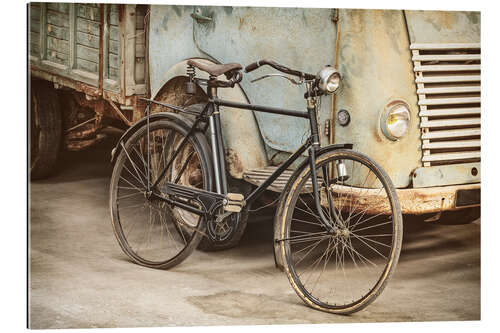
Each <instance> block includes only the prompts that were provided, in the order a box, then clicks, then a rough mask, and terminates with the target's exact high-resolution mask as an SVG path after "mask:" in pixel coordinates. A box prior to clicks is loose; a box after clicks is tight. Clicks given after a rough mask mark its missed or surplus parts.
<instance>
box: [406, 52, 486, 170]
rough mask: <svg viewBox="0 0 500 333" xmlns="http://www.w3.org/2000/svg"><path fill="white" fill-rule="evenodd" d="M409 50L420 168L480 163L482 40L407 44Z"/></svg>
mask: <svg viewBox="0 0 500 333" xmlns="http://www.w3.org/2000/svg"><path fill="white" fill-rule="evenodd" d="M410 49H411V51H412V60H413V64H414V68H413V70H414V72H415V82H416V85H417V95H418V105H419V116H420V128H421V131H422V136H421V140H422V164H423V166H424V167H426V166H433V165H443V164H459V163H466V162H478V161H480V158H481V151H480V149H481V146H480V142H481V132H480V126H481V46H480V44H479V43H472V44H411V45H410Z"/></svg>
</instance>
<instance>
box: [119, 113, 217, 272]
mask: <svg viewBox="0 0 500 333" xmlns="http://www.w3.org/2000/svg"><path fill="white" fill-rule="evenodd" d="M147 126H148V125H147V124H145V125H143V126H142V127H140V128H139V129H137V130H136V131H135V132H134V133H133V134H132V135H131V136H130V138H129V139H128V140H127V141H126V142H125V143H124V147H125V149H122V150H121V152H120V154H119V155H118V157H117V159H116V162H115V165H114V168H113V174H112V177H111V184H110V211H111V222H112V226H113V231H114V234H115V236H116V239H117V241H118V243H119V245H120V247H121V248H122V250H123V251H124V253H125V254H126V255H127V256H128V257H129V258H130V259H131V260H132V261H134V262H135V263H137V264H139V265H142V266H146V267H149V268H157V269H167V268H171V267H173V266H176V265H178V264H180V263H181V262H182V261H184V260H185V259H186V258H187V257H188V256H189V255H190V254H191V253H192V252H193V251H194V250H195V248H196V247H197V246H198V244H199V242H200V241H201V238H202V235H203V234H204V231H205V228H206V221H205V220H204V218H203V217H199V218H197V217H196V220H193V218H194V217H193V216H194V214H192V213H190V212H187V211H185V210H182V209H180V208H178V207H175V208H174V207H171V206H169V205H168V204H166V203H164V202H162V203H152V202H151V201H150V200H149V199H147V198H146V197H145V196H144V200H142V199H140V194H142V195H144V193H143V192H141V186H140V183H141V179H142V183H143V184H144V182H145V181H146V179H147V176H146V174H147V159H146V158H147V157H146V158H145V157H144V154H145V152H146V150H147V152H148V154H146V156H149V159H150V164H149V165H150V169H151V174H152V175H153V176H151V177H150V178H151V180H150V183H152V182H153V181H154V177H155V176H157V174H156V175H155V173H159V172H160V170H162V166H164V164H165V163H166V161H167V160H168V158H167V157H166V155H167V154H169V153H171V152H173V151H174V150H175V148H174V147H173V146H174V145H177V147H178V145H179V144H180V142H181V141H182V139H183V138H184V137H185V136H186V135H187V133H188V130H187V129H186V127H185V126H180V125H179V124H178V123H176V122H173V121H171V120H165V119H162V120H156V121H153V122H151V123H150V124H149V126H150V128H149V137H150V141H147ZM155 133H157V135H155ZM141 140H142V141H141ZM163 141H165V142H163ZM146 142H148V143H146ZM158 143H159V145H158ZM145 145H148V149H144V148H142V149H143V150H141V147H144V146H145ZM159 146H161V149H160V148H158V149H157V147H159ZM189 149H191V150H190V151H189ZM160 150H161V152H160ZM128 151H130V153H128ZM185 151H189V153H188V154H187V156H186V153H185ZM191 152H192V153H191ZM208 152H209V146H208V143H207V141H206V139H205V137H204V136H203V134H201V133H199V132H196V133H195V134H194V135H192V136H191V137H190V139H188V142H187V144H186V145H185V147H184V148H183V150H182V151H181V152H180V153H179V155H178V157H176V159H175V160H174V163H173V164H172V167H171V168H170V169H169V173H167V175H166V177H167V178H168V180H169V181H172V180H175V178H177V176H179V177H180V178H179V183H180V184H182V185H186V186H191V185H192V183H193V182H194V181H193V180H192V177H195V179H196V182H197V183H196V184H195V185H192V186H193V187H197V188H201V189H204V190H211V189H212V186H213V179H212V174H213V170H212V164H211V162H210V159H209V155H208ZM134 154H135V155H134ZM141 155H142V156H141ZM189 156H191V157H189ZM193 156H195V157H194V158H193ZM133 157H135V160H134V159H133ZM179 158H180V159H179ZM141 161H142V164H144V165H142V166H141V165H140V163H141ZM126 163H128V167H127V164H126ZM162 163H163V164H162ZM184 163H187V164H186V165H188V167H187V168H184V171H183V172H182V173H181V172H180V170H182V167H183V165H184ZM132 164H135V166H134V165H132ZM192 164H193V167H192V168H191V165H192ZM139 167H143V170H144V171H141V172H139V171H138V170H139V169H138V168H139ZM136 168H137V169H136ZM155 168H156V169H157V170H156V171H155ZM172 170H174V171H172ZM176 170H177V171H176ZM186 170H187V171H186ZM198 170H199V174H200V176H199V175H198ZM175 172H178V173H175ZM125 177H127V178H125ZM141 177H142V178H141ZM124 180H125V182H124ZM120 181H122V183H119V182H120ZM199 181H201V183H199ZM119 184H125V185H126V186H121V188H122V189H126V188H128V191H131V192H132V193H128V192H125V190H124V193H126V194H124V195H123V196H122V198H123V197H125V198H133V199H129V200H134V202H133V204H132V205H131V206H130V209H133V208H136V207H137V209H135V211H132V212H131V213H126V211H124V208H123V207H122V208H120V195H119V187H120V186H119ZM161 184H162V183H160V186H161ZM134 187H137V188H136V189H134ZM142 190H143V189H142ZM134 193H135V194H134ZM134 195H135V197H134ZM127 196H128V197H127ZM148 200H149V202H148ZM135 202H137V206H136V207H134V204H135ZM153 205H154V206H153ZM147 206H148V209H149V221H148V222H149V224H150V225H147V226H146V227H145V228H149V229H148V231H145V232H144V233H145V234H147V236H144V237H145V241H146V242H147V241H149V242H150V243H151V244H152V243H153V242H152V240H151V239H150V238H148V237H152V238H155V237H156V238H158V237H160V240H159V241H158V242H155V245H151V249H150V252H147V251H144V253H148V257H146V255H145V254H142V255H141V254H140V253H138V252H139V249H141V245H138V247H136V249H134V248H133V246H132V245H131V240H132V236H127V233H126V231H125V230H124V229H126V228H127V226H126V225H125V223H124V218H123V215H125V214H127V217H128V219H130V220H132V222H131V223H132V224H133V225H132V226H128V228H130V229H131V230H128V235H130V233H131V232H132V230H133V229H135V228H136V227H135V226H134V225H135V223H137V222H139V224H140V223H141V222H144V221H140V220H141V219H140V218H139V217H137V218H133V216H134V213H135V214H138V213H137V211H141V210H142V209H143V208H144V207H147ZM152 212H154V213H155V214H157V215H155V216H159V218H157V219H153V222H151V214H152ZM140 215H142V216H141V217H144V216H146V217H147V214H146V213H144V214H140ZM189 219H191V220H189ZM158 223H159V225H160V226H159V227H158V226H157V224H158ZM179 223H181V224H183V225H186V226H189V229H190V230H191V234H190V235H187V234H186V233H180V232H179ZM158 228H159V230H158ZM158 234H159V235H160V236H158ZM163 234H165V240H163V238H162V236H163ZM186 237H188V238H186ZM169 240H170V243H169V244H172V245H167V244H166V242H167V241H169ZM177 243H181V244H182V243H183V246H182V247H181V249H180V250H179V249H178V247H177V245H176V244H177ZM154 246H156V248H155V249H153V247H154ZM167 247H168V249H167ZM146 250H147V248H146ZM160 250H161V251H163V252H161V251H160ZM167 250H169V253H168V254H167ZM170 250H171V251H170ZM155 252H156V253H155ZM159 252H161V253H165V256H164V257H160V255H159V254H158V253H159ZM153 257H154V258H155V259H154V260H153V259H151V258H153ZM157 257H158V258H159V259H156V258H157Z"/></svg>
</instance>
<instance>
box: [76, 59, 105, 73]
mask: <svg viewBox="0 0 500 333" xmlns="http://www.w3.org/2000/svg"><path fill="white" fill-rule="evenodd" d="M76 68H78V69H81V70H84V71H87V72H91V73H96V74H97V72H98V70H99V64H96V63H95V62H92V61H87V60H85V59H80V58H77V59H76Z"/></svg>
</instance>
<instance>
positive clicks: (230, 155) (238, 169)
mask: <svg viewBox="0 0 500 333" xmlns="http://www.w3.org/2000/svg"><path fill="white" fill-rule="evenodd" d="M226 162H227V164H228V165H229V169H230V173H231V174H237V175H241V174H242V173H243V171H244V167H243V163H242V162H241V160H240V158H239V156H238V152H236V151H235V150H234V149H231V148H229V149H226Z"/></svg>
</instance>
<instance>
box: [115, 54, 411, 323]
mask: <svg viewBox="0 0 500 333" xmlns="http://www.w3.org/2000/svg"><path fill="white" fill-rule="evenodd" d="M264 65H268V66H271V67H273V68H274V69H276V70H277V71H279V72H281V73H284V74H279V73H274V74H267V75H264V76H262V77H260V78H258V79H256V80H254V81H258V80H260V79H263V78H267V77H283V78H285V79H287V80H289V81H290V82H291V83H293V84H296V85H305V87H306V92H305V94H304V98H305V99H306V102H307V111H298V110H289V109H281V108H276V107H269V106H262V105H255V104H243V103H237V102H233V101H228V100H222V99H219V98H218V96H217V89H218V88H233V87H234V86H235V85H236V84H238V83H239V82H240V81H241V79H242V77H243V74H242V72H241V70H242V69H243V68H242V66H241V65H240V64H236V63H231V64H222V65H219V64H206V63H203V62H200V61H199V60H189V61H188V69H187V77H188V80H187V83H186V92H187V93H188V94H194V92H195V91H196V85H206V86H207V92H208V98H209V100H208V103H206V104H202V105H195V106H189V107H182V106H177V105H171V104H167V103H163V102H159V101H155V100H152V99H144V100H145V101H146V103H147V107H146V117H144V118H143V119H142V120H140V121H139V122H138V123H136V125H134V126H133V127H132V128H130V129H129V130H128V131H127V132H126V133H125V134H124V135H123V136H122V138H121V139H120V141H119V143H118V144H117V146H116V148H115V149H113V152H112V161H113V162H114V169H113V174H112V177H111V186H110V209H111V217H112V225H113V230H114V233H115V236H116V238H117V240H118V243H119V244H120V246H121V248H122V250H123V251H124V252H125V253H126V254H127V255H128V256H129V257H130V258H131V259H132V260H133V261H134V262H135V263H137V264H140V265H143V266H146V267H150V268H160V269H166V268H171V267H173V266H175V265H177V264H179V263H180V262H182V261H183V260H184V259H186V257H188V256H189V255H190V254H191V253H192V252H193V251H194V249H195V248H196V247H197V245H198V244H199V243H200V241H201V239H202V238H203V237H209V238H210V239H212V240H213V241H214V242H217V241H222V240H223V238H224V237H228V235H231V232H235V231H234V230H236V229H237V226H238V223H241V221H242V219H243V218H245V215H246V214H248V207H249V206H250V204H251V203H252V202H254V201H255V199H256V198H258V197H259V196H260V195H261V194H262V193H263V192H264V191H265V190H266V188H268V187H269V186H270V185H271V184H272V183H273V182H274V181H275V180H276V179H277V178H278V176H279V175H281V174H282V173H283V172H285V171H286V170H288V169H289V168H290V166H291V165H292V163H293V162H295V161H296V160H297V159H298V158H299V157H301V156H302V155H303V154H304V153H305V152H306V151H307V152H308V155H307V158H306V159H305V160H304V161H303V162H302V163H301V164H300V165H299V167H297V168H296V169H295V171H293V173H292V175H291V177H290V179H289V181H288V183H287V184H286V186H285V189H284V191H283V193H282V194H281V196H280V201H279V204H278V208H277V212H276V218H275V235H274V247H275V258H276V259H278V261H279V262H281V263H282V265H283V269H284V271H285V273H286V275H287V277H288V279H289V281H290V284H291V285H292V287H293V289H294V290H295V292H296V293H297V295H298V296H299V297H300V298H301V299H302V300H303V301H304V302H305V303H306V304H307V305H309V306H310V307H312V308H315V309H318V310H322V311H326V312H331V313H337V314H349V313H353V312H356V311H359V310H361V309H363V308H364V307H366V306H367V305H368V304H370V303H371V302H373V301H374V300H375V299H376V298H377V297H378V295H379V294H380V293H381V292H382V290H383V289H384V288H385V286H386V284H387V281H388V280H389V278H390V277H391V275H392V273H393V272H394V269H395V267H396V264H397V262H398V259H399V254H400V250H401V242H402V232H403V229H402V215H401V209H400V205H399V201H398V198H397V194H396V191H395V188H394V186H393V184H392V182H391V180H390V178H389V176H388V175H387V174H386V173H385V171H384V170H383V169H382V168H381V167H380V166H379V165H378V164H377V163H376V162H375V161H372V160H371V159H370V158H369V157H368V156H366V155H364V154H362V153H359V152H356V151H354V150H352V144H334V145H328V146H324V147H321V145H320V138H319V133H318V123H317V104H318V100H319V99H320V98H321V96H323V95H328V94H332V93H335V91H337V89H338V87H339V86H340V84H341V77H340V74H339V73H338V71H336V70H335V69H334V68H333V67H330V66H327V67H325V68H323V69H322V70H321V71H319V73H318V74H317V75H313V74H309V73H304V72H300V71H297V70H293V69H290V68H288V67H285V66H283V65H280V64H278V63H276V62H274V61H269V60H260V61H257V62H255V63H252V64H250V65H248V66H247V67H246V68H245V72H246V73H249V72H252V71H254V70H256V69H257V68H259V67H261V66H264ZM196 69H198V70H202V71H205V72H207V73H208V74H209V78H208V79H201V78H198V77H196ZM285 74H287V75H285ZM221 75H225V76H226V80H219V79H218V77H219V76H221ZM152 104H155V105H159V106H162V107H165V108H168V109H171V110H174V111H177V113H174V112H160V113H155V114H149V109H150V106H151V105H152ZM225 106H226V107H233V108H238V109H245V110H253V111H257V112H269V113H274V114H278V115H283V116H292V117H301V118H305V119H308V120H309V123H310V131H311V132H310V133H311V135H310V137H309V138H308V139H307V140H306V141H305V142H304V143H303V144H302V146H301V147H300V148H299V149H298V150H297V151H296V152H295V153H293V154H292V155H291V156H290V157H289V158H288V159H287V160H286V161H285V162H284V163H283V164H282V165H280V166H279V167H278V168H277V169H276V170H275V171H274V173H272V175H271V176H269V177H268V178H267V179H266V180H265V181H264V182H263V183H262V184H261V185H260V186H257V187H256V188H254V189H253V190H252V191H251V193H250V194H248V195H246V196H245V195H243V194H241V193H231V192H229V191H228V180H227V176H226V169H225V159H224V147H223V142H222V130H221V122H220V111H219V107H225ZM207 136H208V137H209V138H210V144H209V143H208V141H209V140H208V139H207ZM288 172H290V171H288ZM333 258H334V259H333Z"/></svg>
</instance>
